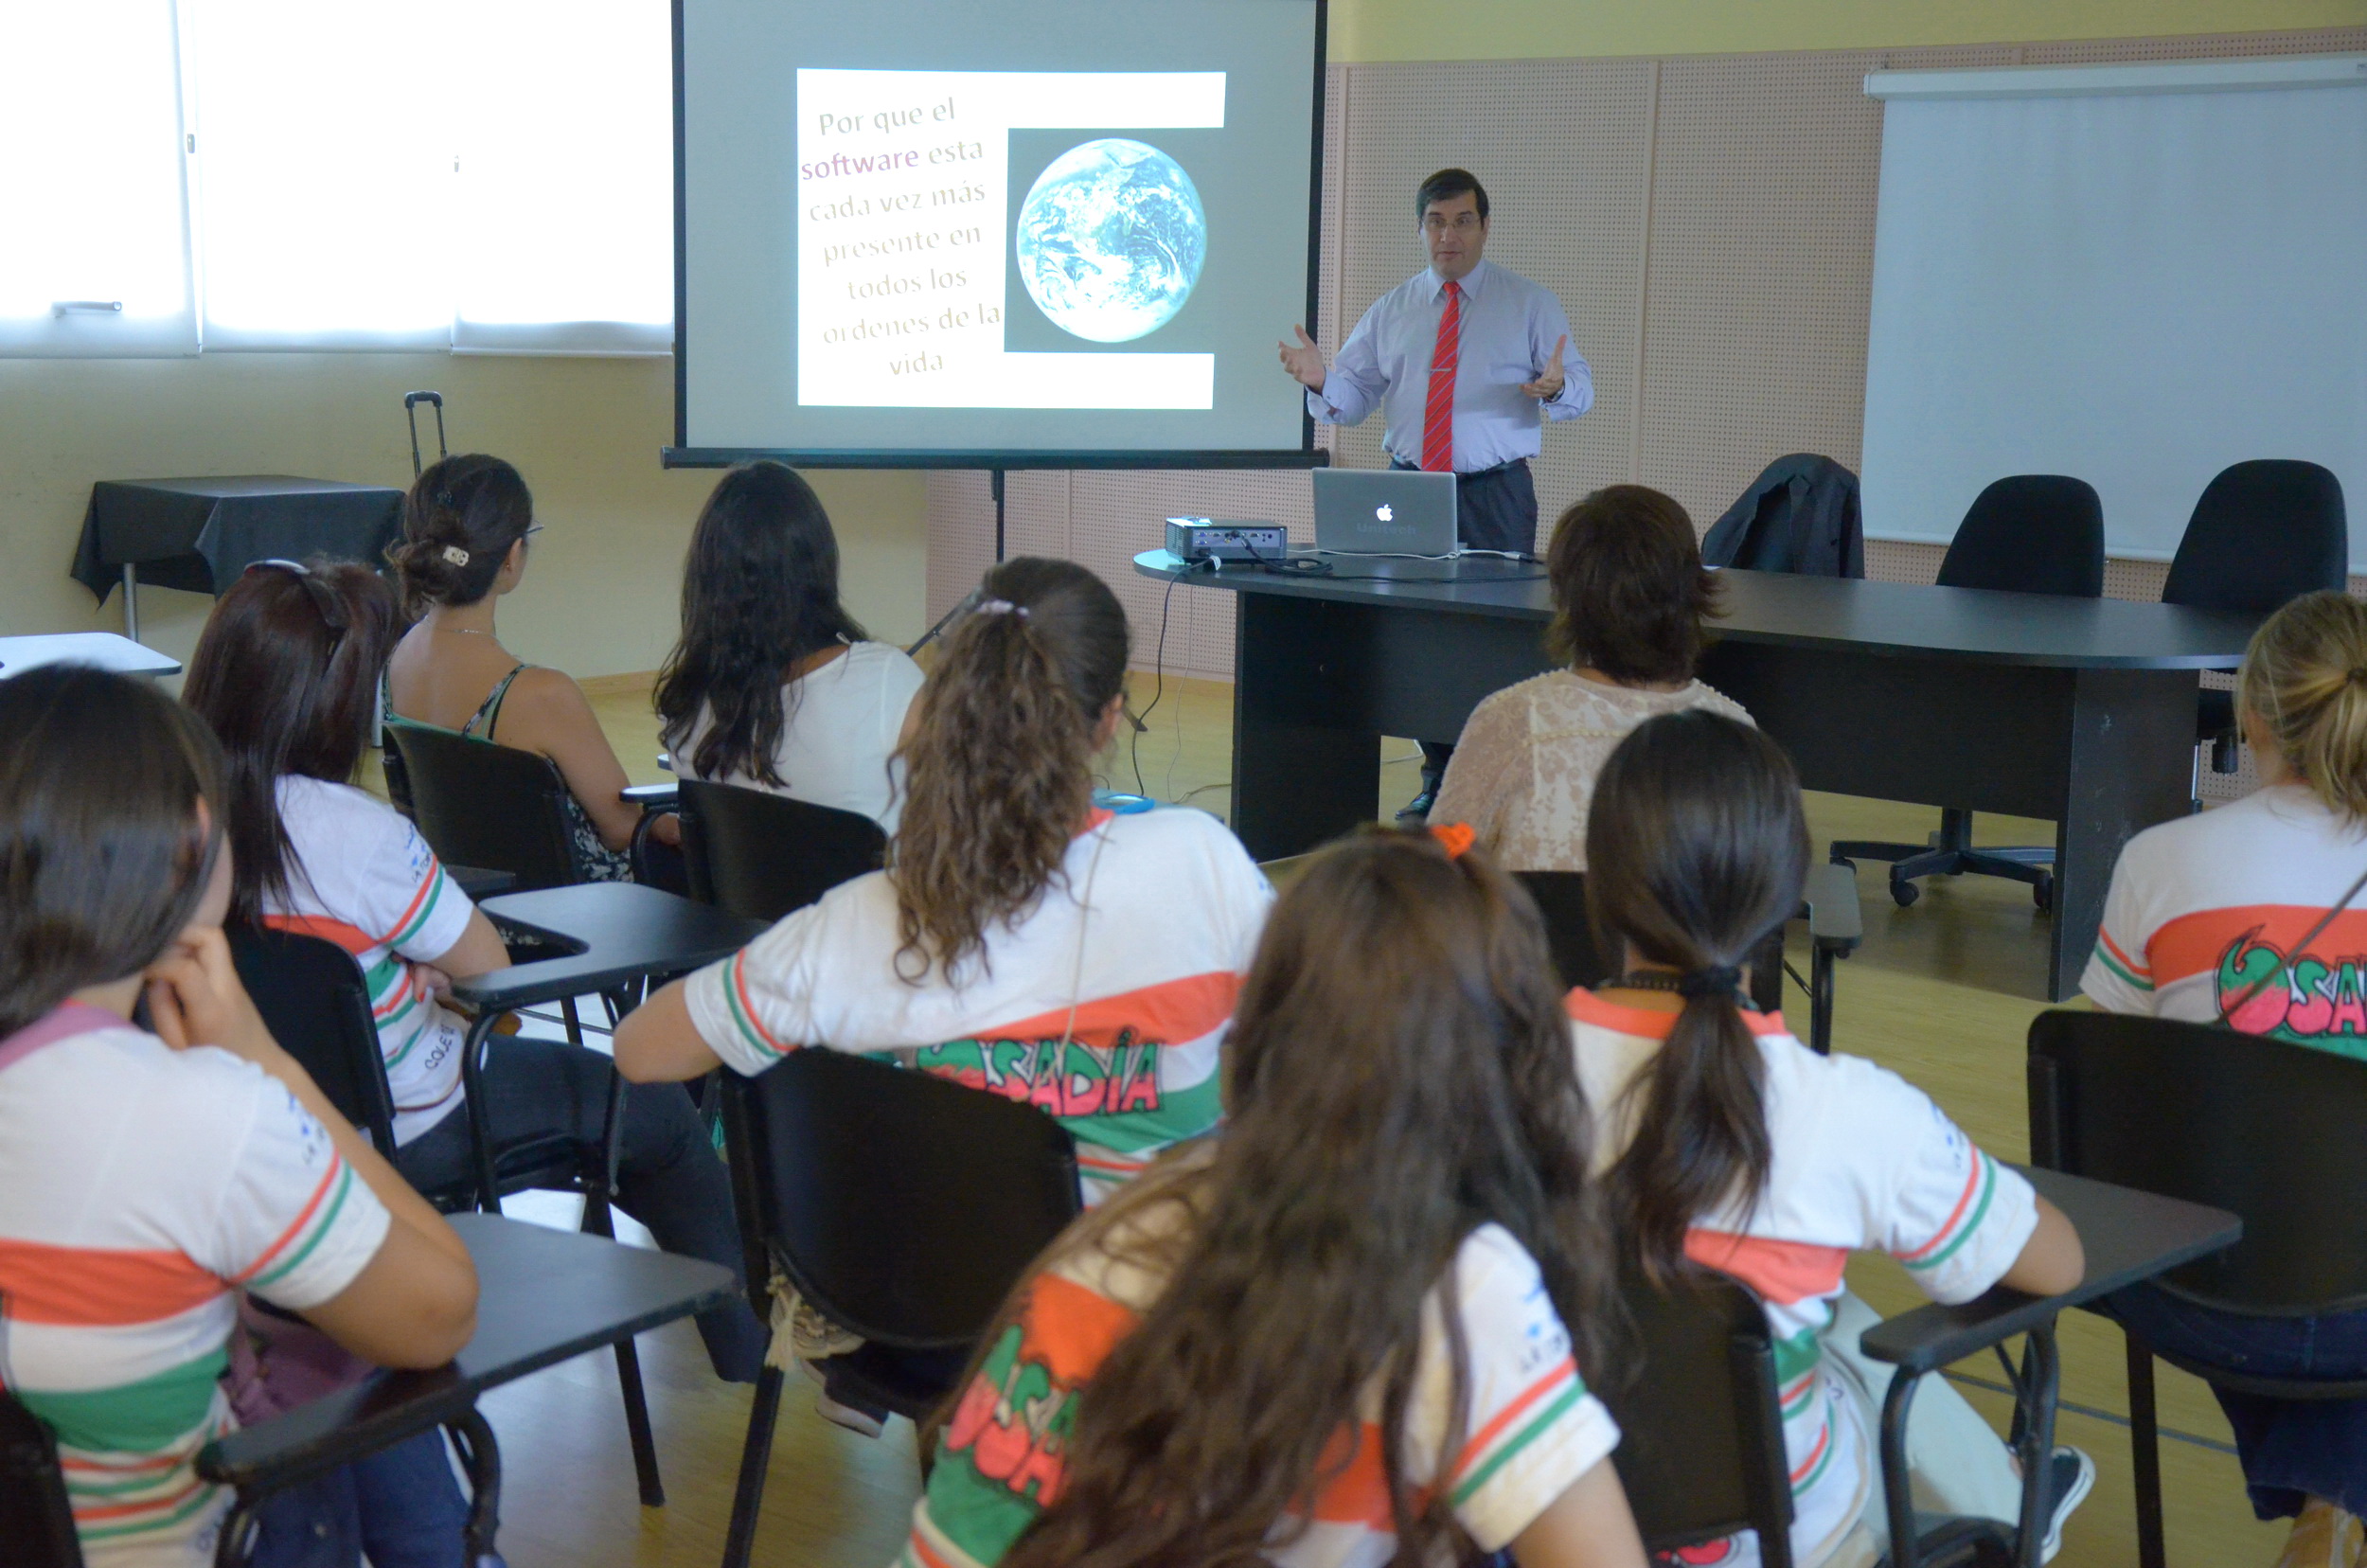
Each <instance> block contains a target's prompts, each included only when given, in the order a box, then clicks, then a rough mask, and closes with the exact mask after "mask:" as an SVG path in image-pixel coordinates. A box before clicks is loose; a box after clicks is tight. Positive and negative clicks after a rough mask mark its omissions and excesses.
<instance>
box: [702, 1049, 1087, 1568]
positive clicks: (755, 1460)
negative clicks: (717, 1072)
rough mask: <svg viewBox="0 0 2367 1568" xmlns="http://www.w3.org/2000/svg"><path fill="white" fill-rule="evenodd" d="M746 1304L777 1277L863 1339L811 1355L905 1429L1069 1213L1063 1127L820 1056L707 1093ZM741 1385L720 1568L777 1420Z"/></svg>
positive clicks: (883, 1070) (1010, 1105)
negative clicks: (905, 1420)
mask: <svg viewBox="0 0 2367 1568" xmlns="http://www.w3.org/2000/svg"><path fill="white" fill-rule="evenodd" d="M723 1126H724V1132H725V1147H726V1148H727V1149H728V1150H729V1152H730V1158H731V1167H732V1187H733V1196H734V1200H735V1202H736V1203H737V1204H738V1207H739V1226H740V1235H741V1238H742V1239H743V1242H744V1244H745V1246H746V1249H747V1278H748V1295H749V1301H750V1304H751V1305H752V1306H754V1307H755V1308H756V1316H757V1317H759V1318H764V1319H769V1318H770V1316H771V1313H772V1305H773V1304H772V1299H771V1282H772V1279H773V1276H774V1274H779V1275H781V1276H783V1278H784V1279H785V1280H786V1282H787V1283H788V1284H789V1285H792V1286H794V1287H795V1289H796V1291H797V1293H798V1294H799V1295H800V1296H802V1297H804V1298H805V1299H806V1300H807V1301H809V1302H810V1303H811V1304H812V1305H813V1307H814V1308H815V1309H816V1310H819V1311H820V1312H821V1313H822V1315H823V1316H824V1317H826V1318H828V1319H829V1320H830V1321H831V1322H832V1323H834V1324H836V1325H838V1326H839V1327H843V1328H845V1329H846V1330H848V1331H849V1332H851V1333H855V1334H859V1335H861V1336H862V1337H863V1341H864V1344H863V1347H862V1348H861V1349H859V1350H855V1351H852V1352H850V1353H848V1354H846V1355H842V1356H834V1357H832V1358H830V1360H829V1361H828V1362H826V1363H823V1367H824V1374H825V1381H824V1385H823V1386H824V1391H825V1392H826V1393H828V1395H829V1397H830V1398H831V1399H836V1400H838V1401H839V1402H841V1403H842V1404H847V1405H851V1406H853V1407H855V1408H857V1409H860V1410H866V1411H870V1412H873V1413H875V1414H877V1413H880V1412H885V1411H893V1412H895V1413H896V1414H898V1415H901V1416H905V1417H911V1418H913V1419H914V1420H915V1421H917V1420H919V1419H920V1418H921V1417H925V1416H926V1415H927V1414H928V1413H929V1412H930V1411H931V1410H932V1409H934V1408H935V1406H936V1405H937V1404H938V1403H939V1402H940V1401H941V1400H942V1399H944V1398H945V1396H946V1395H947V1394H949V1393H951V1392H952V1386H953V1382H954V1381H955V1379H957V1378H958V1377H959V1376H960V1373H961V1370H962V1367H963V1366H964V1365H965V1364H966V1363H967V1362H968V1359H969V1356H970V1351H971V1350H972V1348H973V1347H974V1346H975V1345H976V1342H977V1339H978V1337H979V1335H981V1334H982V1333H984V1332H985V1331H986V1329H987V1328H988V1326H989V1325H990V1324H991V1323H992V1322H993V1321H994V1315H995V1312H996V1310H998V1309H999V1308H1000V1307H1001V1306H1002V1304H1003V1298H1004V1297H1005V1296H1006V1294H1008V1293H1009V1292H1010V1289H1011V1287H1012V1286H1013V1285H1014V1284H1015V1283H1017V1282H1018V1280H1019V1278H1020V1276H1021V1275H1022V1274H1023V1273H1024V1272H1025V1271H1026V1268H1027V1266H1028V1264H1029V1263H1031V1262H1033V1261H1034V1260H1035V1258H1036V1256H1037V1255H1038V1254H1039V1253H1041V1251H1042V1250H1043V1249H1044V1247H1045V1245H1046V1244H1047V1243H1049V1242H1050V1241H1051V1240H1052V1238H1055V1237H1057V1236H1059V1234H1060V1232H1061V1230H1062V1229H1063V1228H1064V1227H1065V1226H1066V1225H1067V1224H1068V1222H1069V1221H1071V1220H1073V1219H1074V1218H1076V1216H1077V1211H1078V1209H1079V1207H1080V1206H1081V1203H1080V1200H1079V1197H1078V1192H1077V1152H1076V1149H1075V1148H1074V1146H1073V1145H1072V1144H1071V1143H1070V1141H1069V1136H1068V1133H1067V1132H1065V1131H1062V1130H1061V1128H1060V1126H1059V1123H1058V1122H1055V1121H1054V1120H1053V1119H1052V1118H1051V1117H1050V1116H1048V1115H1046V1114H1043V1113H1042V1112H1041V1111H1040V1110H1038V1109H1036V1108H1035V1107H1033V1106H1029V1105H1023V1104H1020V1103H1018V1102H1016V1101H1013V1100H1006V1099H1002V1098H1000V1097H998V1096H993V1095H989V1094H984V1093H982V1092H980V1091H978V1090H976V1089H967V1088H964V1087H963V1086H961V1085H960V1084H957V1083H950V1082H947V1081H946V1080H944V1079H942V1078H931V1077H929V1076H928V1075H927V1074H924V1073H920V1072H916V1071H911V1070H907V1069H904V1068H899V1067H893V1066H890V1065H888V1064H887V1063H885V1062H881V1061H874V1060H867V1059H864V1058H862V1057H856V1056H850V1055H847V1054H845V1053H843V1052H838V1051H831V1050H827V1049H819V1048H817V1049H812V1050H805V1051H798V1052H795V1053H793V1054H792V1055H791V1056H790V1057H788V1058H787V1059H785V1060H782V1061H780V1062H778V1063H776V1064H775V1065H774V1066H773V1067H771V1068H768V1069H767V1070H766V1071H765V1072H763V1073H762V1074H760V1075H758V1076H757V1077H756V1078H739V1077H737V1076H733V1077H730V1078H728V1079H727V1080H726V1082H725V1084H724V1088H723ZM781 1379H782V1373H781V1369H780V1368H778V1367H776V1366H772V1365H769V1364H768V1365H767V1366H766V1367H765V1369H764V1372H763V1375H762V1376H761V1377H760V1378H759V1379H758V1380H757V1381H756V1402H755V1404H754V1405H753V1407H752V1408H751V1409H750V1411H749V1413H748V1437H747V1442H746V1445H745V1446H744V1447H743V1448H742V1450H741V1452H740V1460H739V1488H738V1490H737V1492H736V1493H735V1494H734V1496H733V1499H732V1523H731V1533H730V1536H729V1537H728V1539H727V1541H726V1544H725V1546H724V1549H723V1565H724V1568H746V1565H747V1562H748V1556H749V1551H750V1549H751V1547H752V1546H753V1545H754V1543H755V1540H756V1512H757V1508H758V1506H760V1505H761V1503H762V1502H763V1498H764V1479H765V1469H766V1466H767V1464H768V1463H769V1461H770V1459H771V1457H772V1451H773V1425H774V1418H775V1417H777V1416H778V1414H779V1411H780V1400H781Z"/></svg>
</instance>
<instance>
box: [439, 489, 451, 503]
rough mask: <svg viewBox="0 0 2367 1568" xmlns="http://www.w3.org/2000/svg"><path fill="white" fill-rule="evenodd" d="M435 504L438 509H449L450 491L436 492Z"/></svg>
mask: <svg viewBox="0 0 2367 1568" xmlns="http://www.w3.org/2000/svg"><path fill="white" fill-rule="evenodd" d="M436 505H437V506H439V507H451V506H452V505H453V499H452V491H450V490H437V491H436Z"/></svg>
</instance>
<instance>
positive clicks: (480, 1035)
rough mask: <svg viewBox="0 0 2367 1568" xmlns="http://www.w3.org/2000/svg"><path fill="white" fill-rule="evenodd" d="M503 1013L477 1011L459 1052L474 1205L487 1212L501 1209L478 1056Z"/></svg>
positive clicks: (490, 1131) (480, 1064) (492, 1212)
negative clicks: (472, 1163) (473, 1170)
mask: <svg viewBox="0 0 2367 1568" xmlns="http://www.w3.org/2000/svg"><path fill="white" fill-rule="evenodd" d="M502 1017H503V1015H502V1014H501V1013H499V1012H496V1011H494V1010H493V1009H491V1008H487V1009H486V1010H485V1011H483V1012H480V1013H479V1014H477V1018H476V1022H475V1023H473V1024H472V1025H469V1040H468V1043H467V1044H466V1045H464V1046H463V1047H461V1053H460V1092H461V1094H462V1095H463V1096H465V1097H466V1099H467V1102H468V1103H467V1106H466V1108H465V1109H466V1110H467V1112H468V1116H469V1152H470V1153H471V1154H472V1155H473V1156H475V1161H476V1206H477V1207H478V1208H479V1209H481V1210H482V1211H484V1212H485V1213H487V1214H499V1213H500V1212H501V1211H502V1196H501V1187H500V1185H499V1184H498V1182H497V1180H496V1163H497V1162H496V1161H495V1159H494V1152H493V1121H492V1118H491V1117H490V1116H489V1115H488V1114H486V1110H485V1084H484V1076H483V1071H482V1068H483V1062H482V1058H483V1057H484V1054H485V1048H486V1042H488V1041H489V1040H490V1039H492V1036H493V1025H496V1024H498V1023H500V1022H501V1020H502Z"/></svg>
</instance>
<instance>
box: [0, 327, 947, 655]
mask: <svg viewBox="0 0 2367 1568" xmlns="http://www.w3.org/2000/svg"><path fill="white" fill-rule="evenodd" d="M423 386H424V387H434V388H436V389H437V390H438V391H441V392H442V393H443V394H444V398H445V410H444V413H445V419H446V421H447V424H448V427H449V430H450V432H451V436H452V442H453V450H454V451H455V452H460V451H471V450H475V451H485V452H491V453H494V454H498V455H501V456H504V457H507V458H508V459H509V460H510V461H512V462H514V463H516V464H517V465H518V467H519V469H520V470H521V471H522V472H524V473H525V478H526V483H527V484H528V485H529V486H530V487H532V489H533V490H534V497H535V506H536V510H537V511H538V512H539V513H540V515H541V518H542V521H543V522H544V523H545V524H547V525H548V527H547V529H546V531H545V532H543V533H542V534H539V535H537V536H536V539H535V551H534V570H533V572H532V574H531V575H530V576H529V577H528V578H527V579H526V581H525V584H524V585H523V586H522V587H521V588H520V589H519V591H518V592H517V593H516V594H515V595H513V596H512V597H509V598H508V599H507V600H506V601H505V602H504V604H503V606H502V609H501V616H500V626H501V631H502V637H503V640H504V641H505V642H506V643H507V645H508V646H509V647H510V648H511V649H512V650H515V651H516V652H517V653H518V654H520V655H521V656H522V657H525V658H530V659H533V660H535V661H536V662H538V663H543V664H550V665H554V666H557V667H558V668H561V669H565V670H567V671H569V672H571V673H573V674H576V675H579V676H588V675H606V674H614V673H618V672H621V671H627V670H643V669H650V668H654V667H655V666H656V664H657V662H658V660H659V659H660V658H662V657H663V656H664V655H665V652H666V650H667V647H668V646H670V645H671V643H672V641H673V638H674V634H675V630H676V625H677V621H676V616H677V602H678V601H677V596H678V594H679V592H680V584H681V562H682V553H683V546H684V544H685V542H686V541H687V540H688V538H689V531H690V523H691V519H692V518H693V517H694V516H696V515H697V512H698V509H699V504H700V502H701V501H702V500H703V499H704V498H705V495H706V492H707V490H708V489H709V488H710V487H711V486H712V485H713V484H714V482H715V478H716V475H715V474H714V473H712V472H698V471H693V472H666V471H664V470H661V469H660V468H659V467H658V455H657V454H658V448H659V447H660V446H662V445H664V444H665V443H666V442H667V440H668V439H670V437H671V432H672V429H673V362H672V361H671V360H666V359H643V360H625V359H526V358H517V357H491V356H455V355H449V354H206V355H204V356H202V357H200V358H197V359H180V360H0V560H4V561H6V562H7V567H6V569H5V571H0V633H23V632H68V631H83V630H91V629H97V630H101V631H120V630H122V624H123V623H122V615H121V610H120V608H119V606H120V600H119V599H113V598H111V599H110V600H109V601H108V603H107V606H106V608H105V609H104V610H100V609H98V607H97V606H95V605H94V604H93V603H92V600H91V597H90V595H89V594H88V593H87V592H85V591H84V590H83V588H82V586H81V585H80V583H78V582H75V581H74V580H73V579H70V578H68V577H67V576H66V575H65V570H66V565H67V563H68V561H70V560H71V559H72V556H73V552H74V540H75V534H76V531H77V530H78V529H79V528H80V526H81V519H82V510H83V507H84V505H85V504H86V503H87V502H88V500H89V498H90V487H91V482H92V481H93V480H96V479H136V478H143V477H164V476H180V475H187V474H216V473H297V474H305V475H310V476H311V477H314V478H322V479H348V480H354V481H358V482H364V483H373V484H384V485H397V486H400V485H406V484H408V483H409V482H410V477H411V454H410V446H409V442H408V439H407V437H405V436H404V433H403V420H402V394H403V393H405V392H407V391H410V390H412V389H413V388H416V387H423ZM421 413H422V415H428V414H431V413H432V411H431V410H427V409H422V410H421ZM426 439H427V440H428V442H429V451H430V454H431V455H432V454H433V451H434V445H433V443H434V437H433V434H432V432H431V433H429V434H428V435H427V436H426ZM808 477H809V478H810V479H811V480H812V481H813V484H814V488H815V489H816V490H819V491H820V492H821V495H822V499H823V501H824V502H825V504H827V505H828V508H830V517H831V520H832V522H833V523H835V524H836V526H837V528H838V535H839V543H840V547H841V552H842V554H843V555H844V557H845V588H846V597H847V600H848V604H849V607H850V608H851V609H852V610H853V611H854V612H855V614H856V615H857V616H859V617H860V618H861V619H863V621H865V622H866V623H868V625H869V626H870V628H871V630H872V631H873V632H875V633H878V634H879V635H881V636H882V637H889V638H894V639H896V640H898V641H909V640H911V639H912V638H914V637H917V636H918V635H919V634H920V632H921V629H922V628H923V626H924V625H925V624H926V622H925V621H924V620H923V619H922V614H921V612H922V604H923V598H922V583H923V577H924V571H925V561H926V558H927V554H928V507H927V496H926V492H925V488H924V483H923V480H922V477H921V475H919V474H917V473H862V472H835V473H834V472H816V473H812V474H810V475H808ZM209 603H210V601H209V600H207V599H205V598H204V597H201V596H199V595H195V594H181V593H174V592H171V591H169V590H166V589H156V588H143V589H142V590H141V591H140V613H141V620H142V626H141V633H142V639H143V640H144V641H146V642H148V643H149V644H150V645H151V646H152V647H155V648H159V649H162V650H165V651H167V652H169V653H173V654H176V655H180V656H182V657H185V658H186V657H187V653H188V650H190V648H191V647H192V646H194V644H195V642H196V639H197V633H198V630H199V627H200V626H201V624H202V623H203V621H204V618H205V611H206V608H207V606H208V604H209Z"/></svg>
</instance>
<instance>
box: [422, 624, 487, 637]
mask: <svg viewBox="0 0 2367 1568" xmlns="http://www.w3.org/2000/svg"><path fill="white" fill-rule="evenodd" d="M436 633H437V634H438V635H440V636H448V637H490V636H493V635H495V633H494V632H493V630H492V629H491V628H490V627H487V628H484V629H483V630H479V629H478V628H476V627H473V626H439V627H437V628H436Z"/></svg>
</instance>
